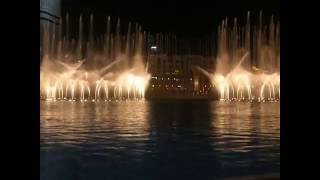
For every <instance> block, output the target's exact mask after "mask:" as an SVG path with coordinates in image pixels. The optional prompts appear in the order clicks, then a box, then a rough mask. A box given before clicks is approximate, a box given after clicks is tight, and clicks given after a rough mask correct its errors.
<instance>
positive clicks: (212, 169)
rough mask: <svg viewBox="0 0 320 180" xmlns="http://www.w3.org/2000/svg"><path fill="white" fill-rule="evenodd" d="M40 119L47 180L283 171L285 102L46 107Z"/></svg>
mask: <svg viewBox="0 0 320 180" xmlns="http://www.w3.org/2000/svg"><path fill="white" fill-rule="evenodd" d="M40 116H41V118H40V119H41V120H40V178H41V179H42V180H64V179H66V180H72V179H77V180H82V179H86V180H87V179H88V180H89V179H90V180H95V179H97V180H100V179H111V180H113V179H121V180H122V179H124V180H131V179H139V180H140V179H146V180H149V179H152V180H154V179H159V180H160V179H161V180H163V179H196V180H198V179H218V178H222V177H231V176H243V175H256V174H258V175H259V174H270V173H280V105H279V103H245V102H239V103H234V102H233V103H228V102H204V101H185V102H173V101H172V102H168V101H166V102H151V101H118V102H116V101H112V102H101V103H91V102H90V103H89V102H87V103H80V102H46V101H41V110H40Z"/></svg>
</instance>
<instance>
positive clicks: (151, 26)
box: [62, 0, 280, 37]
mask: <svg viewBox="0 0 320 180" xmlns="http://www.w3.org/2000/svg"><path fill="white" fill-rule="evenodd" d="M279 1H280V0H259V1H258V0H234V1H231V0H219V1H214V0H211V1H207V2H201V1H198V0H192V1H187V0H185V2H183V1H165V0H161V1H157V0H149V1H135V0H131V1H121V0H118V1H115V0H62V14H65V12H66V11H68V12H69V14H70V15H71V17H72V15H74V16H75V15H76V16H78V15H79V14H80V13H83V14H84V15H85V16H88V14H90V13H93V14H94V15H95V19H96V22H97V24H98V29H101V30H102V29H103V28H102V27H105V24H104V21H103V20H104V19H105V17H106V16H107V15H111V16H112V17H120V19H121V21H122V22H123V21H128V20H131V21H134V22H139V23H140V24H142V26H143V28H144V29H146V30H147V31H151V32H168V31H172V32H175V33H176V34H180V35H183V36H188V37H189V36H190V37H191V36H192V37H196V36H202V35H204V34H208V33H210V32H213V31H216V29H217V26H218V24H219V23H220V22H221V20H222V19H223V18H224V17H230V18H233V17H235V16H236V17H239V18H240V19H245V17H246V13H247V11H248V10H250V11H251V12H252V14H254V13H256V14H258V13H257V12H258V11H259V10H262V11H263V13H264V14H265V15H268V16H270V15H271V14H274V15H275V17H279V12H280V2H279ZM84 19H85V18H84ZM99 24H100V25H99ZM100 26H101V28H99V27H100Z"/></svg>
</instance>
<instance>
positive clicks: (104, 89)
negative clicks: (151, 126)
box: [40, 15, 149, 102]
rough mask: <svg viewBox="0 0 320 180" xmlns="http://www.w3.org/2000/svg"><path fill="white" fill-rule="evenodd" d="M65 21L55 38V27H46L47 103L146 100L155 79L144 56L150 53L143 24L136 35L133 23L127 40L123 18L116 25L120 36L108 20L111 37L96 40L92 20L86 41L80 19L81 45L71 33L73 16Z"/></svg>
mask: <svg viewBox="0 0 320 180" xmlns="http://www.w3.org/2000/svg"><path fill="white" fill-rule="evenodd" d="M65 22H66V24H63V23H62V25H60V26H59V28H58V29H57V30H56V33H51V36H49V34H50V33H49V31H50V27H44V32H45V33H44V36H45V37H44V42H45V43H44V47H43V50H44V51H43V54H44V57H43V60H42V64H41V74H40V80H41V82H40V85H41V87H40V93H41V94H40V97H41V98H42V99H46V100H68V101H76V100H79V101H81V102H85V101H94V102H96V101H108V100H111V99H117V100H120V99H142V98H144V91H145V88H146V86H147V85H148V81H149V74H148V73H147V70H146V66H145V62H144V58H143V56H142V55H143V54H145V52H144V51H145V49H144V47H145V38H144V36H145V33H143V32H141V27H140V26H138V24H137V25H136V28H135V31H134V32H131V23H129V24H128V30H127V32H126V34H127V35H126V37H125V36H122V35H121V31H120V19H117V21H116V29H115V32H111V29H112V23H111V18H110V17H108V18H107V20H106V25H107V28H106V31H107V32H106V34H103V35H102V36H101V37H95V36H94V26H93V24H94V23H93V22H94V17H93V15H91V16H90V23H89V35H88V38H87V42H85V37H84V33H83V32H84V29H83V28H84V27H83V24H84V23H83V18H82V16H80V17H79V29H78V34H77V40H76V41H75V38H71V37H70V34H69V16H68V15H67V16H66V21H65ZM64 27H65V28H66V31H65V33H64V36H63V35H62V34H63V33H62V31H63V30H62V29H63V28H64ZM56 37H58V38H56ZM99 39H100V41H99Z"/></svg>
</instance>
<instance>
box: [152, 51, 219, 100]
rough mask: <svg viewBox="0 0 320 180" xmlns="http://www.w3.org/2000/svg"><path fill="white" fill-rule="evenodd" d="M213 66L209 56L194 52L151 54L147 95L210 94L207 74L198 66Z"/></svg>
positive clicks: (180, 95) (210, 87)
mask: <svg viewBox="0 0 320 180" xmlns="http://www.w3.org/2000/svg"><path fill="white" fill-rule="evenodd" d="M197 67H201V68H203V69H205V70H207V71H209V72H210V70H213V69H214V61H213V58H211V57H206V58H205V57H202V56H197V55H185V56H167V55H150V57H149V60H148V71H149V73H150V74H151V80H150V82H149V88H148V93H147V95H148V96H149V97H152V98H156V97H159V98H162V97H168V98H172V97H174V98H179V97H181V98H190V97H195V98H196V97H211V96H212V90H213V87H212V85H211V82H210V79H209V77H207V76H206V75H204V74H203V73H202V72H200V71H199V70H198V68H197Z"/></svg>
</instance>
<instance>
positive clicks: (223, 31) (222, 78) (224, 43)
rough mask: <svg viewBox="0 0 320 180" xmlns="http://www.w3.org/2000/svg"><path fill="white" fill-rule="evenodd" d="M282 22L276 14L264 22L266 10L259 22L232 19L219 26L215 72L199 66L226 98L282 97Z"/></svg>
mask: <svg viewBox="0 0 320 180" xmlns="http://www.w3.org/2000/svg"><path fill="white" fill-rule="evenodd" d="M279 29H280V23H279V22H278V23H277V24H274V20H273V17H271V19H270V23H269V25H268V26H263V23H262V13H261V12H260V15H259V23H258V25H257V26H255V25H251V24H250V12H248V16H247V21H246V24H245V26H243V27H241V26H240V25H239V24H238V22H237V19H236V18H235V19H234V22H233V27H231V28H230V27H229V26H228V19H225V20H223V21H222V24H221V26H219V28H218V55H217V59H216V60H217V61H216V62H217V64H216V69H215V73H214V74H210V73H208V71H206V70H205V69H203V68H201V67H198V69H199V70H200V71H201V72H203V73H204V74H205V75H206V76H208V77H209V78H210V79H211V82H212V84H213V86H215V87H216V89H217V91H218V93H219V95H220V99H221V100H223V101H243V100H245V101H254V100H256V101H259V102H260V101H262V102H264V101H278V100H280V71H279V69H280V34H279V32H280V31H279Z"/></svg>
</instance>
